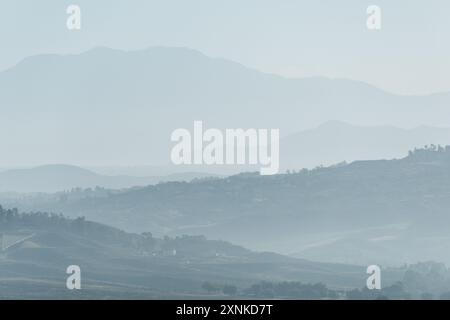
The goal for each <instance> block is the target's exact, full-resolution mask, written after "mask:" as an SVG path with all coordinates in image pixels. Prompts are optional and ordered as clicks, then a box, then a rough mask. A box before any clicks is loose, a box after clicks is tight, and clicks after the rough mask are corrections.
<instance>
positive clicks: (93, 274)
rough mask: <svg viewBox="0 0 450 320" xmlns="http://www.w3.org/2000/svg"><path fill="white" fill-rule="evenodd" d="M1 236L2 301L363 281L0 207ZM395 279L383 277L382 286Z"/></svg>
mask: <svg viewBox="0 0 450 320" xmlns="http://www.w3.org/2000/svg"><path fill="white" fill-rule="evenodd" d="M0 236H1V240H2V241H1V242H2V245H1V251H0V274H1V276H0V298H21V299H22V298H26V299H29V298H31V299H33V298H58V299H60V298H61V299H71V298H101V299H104V298H126V299H131V298H136V299H144V298H199V297H203V298H220V297H224V295H223V293H222V291H221V290H215V289H214V287H216V288H217V287H218V288H222V287H226V288H234V289H233V290H231V289H229V292H228V293H227V294H228V295H242V294H244V292H245V291H244V289H245V288H250V287H251V286H253V285H255V284H257V283H259V282H261V281H272V282H275V283H278V282H280V281H295V282H302V283H323V285H327V286H329V287H330V288H334V289H341V290H344V289H349V288H359V287H362V286H364V283H365V278H366V274H365V267H358V266H350V265H340V264H325V263H314V262H309V261H306V260H302V259H295V258H289V257H285V256H281V255H277V254H272V253H257V252H253V251H250V250H247V249H244V248H242V247H239V246H235V245H232V244H230V243H227V242H223V241H211V240H206V239H205V238H204V237H202V236H183V237H177V238H169V237H165V238H163V239H161V238H155V237H153V236H152V235H151V234H150V233H144V234H131V233H126V232H123V231H120V230H118V229H115V228H112V227H108V226H105V225H102V224H99V223H94V222H90V221H86V220H84V219H83V218H78V219H73V220H72V219H67V218H64V217H62V216H59V215H50V214H46V213H33V214H20V213H18V212H17V210H5V209H2V208H0ZM69 265H78V266H80V268H81V272H82V273H81V275H82V289H81V290H79V291H71V290H68V289H66V278H67V277H68V275H67V274H66V273H65V272H66V268H67V267H68V266H69ZM401 274H402V273H401V272H400V271H398V270H397V271H396V270H388V271H386V282H387V283H392V282H394V281H395V280H398V279H399V278H400V277H401ZM323 285H321V286H323ZM319 287H320V286H319ZM211 288H213V289H211ZM302 288H303V287H302ZM320 288H322V287H320ZM252 290H255V288H253V289H252ZM224 291H225V292H227V291H226V290H224Z"/></svg>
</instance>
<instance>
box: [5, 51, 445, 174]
mask: <svg viewBox="0 0 450 320" xmlns="http://www.w3.org/2000/svg"><path fill="white" fill-rule="evenodd" d="M24 93H26V94H24ZM449 103H450V94H449V93H442V94H434V95H426V96H400V95H394V94H390V93H387V92H384V91H382V90H379V89H377V88H375V87H373V86H370V85H368V84H365V83H362V82H357V81H351V80H342V79H335V80H331V79H326V78H305V79H288V78H283V77H280V76H277V75H272V74H266V73H262V72H259V71H257V70H253V69H249V68H247V67H245V66H243V65H241V64H238V63H235V62H232V61H228V60H225V59H218V58H210V57H207V56H206V55H203V54H201V53H200V52H198V51H195V50H191V49H186V48H170V47H152V48H148V49H146V50H139V51H120V50H113V49H108V48H96V49H93V50H90V51H87V52H85V53H82V54H79V55H39V56H34V57H30V58H27V59H25V60H23V61H22V62H20V63H19V64H17V65H16V66H15V67H13V68H10V69H9V70H7V71H4V72H1V73H0V111H1V112H2V118H1V119H0V147H1V148H2V149H4V150H8V152H7V153H5V154H4V157H3V158H2V165H5V164H6V165H8V164H9V165H11V164H16V165H27V163H30V162H31V163H91V164H96V163H102V164H106V165H119V164H130V163H136V160H137V159H139V162H140V163H148V164H152V165H160V164H163V165H165V164H167V163H169V162H170V159H169V156H170V149H171V143H170V134H171V132H172V131H173V130H175V129H177V128H186V127H187V128H190V127H191V126H192V124H193V121H194V120H203V121H204V123H205V125H206V126H208V127H215V128H221V129H225V128H239V127H242V128H279V129H280V130H281V134H282V135H287V134H290V133H293V132H298V131H300V130H305V129H307V128H311V127H312V126H315V125H319V124H321V123H323V122H325V121H328V120H332V119H335V120H339V121H345V122H349V123H354V124H357V125H365V126H367V125H380V124H391V125H395V126H400V127H412V126H419V125H423V124H426V125H447V126H450V120H448V119H450V109H449V108H448V105H449ZM25 129H26V130H25ZM99 146H101V148H99ZM404 152H406V150H404ZM110 161H111V162H110ZM324 161H325V159H324ZM108 162H109V163H108Z"/></svg>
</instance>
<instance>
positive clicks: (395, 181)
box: [3, 147, 450, 265]
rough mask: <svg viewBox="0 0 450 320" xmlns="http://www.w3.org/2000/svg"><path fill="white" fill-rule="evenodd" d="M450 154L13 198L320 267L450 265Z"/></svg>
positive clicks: (27, 205) (32, 206) (439, 151)
mask: <svg viewBox="0 0 450 320" xmlns="http://www.w3.org/2000/svg"><path fill="white" fill-rule="evenodd" d="M449 181H450V151H449V148H448V147H447V148H446V149H444V148H437V147H430V148H428V149H418V150H416V151H413V152H411V153H410V155H409V156H407V157H405V158H403V159H398V160H376V161H355V162H353V163H351V164H346V165H339V166H332V167H327V168H317V169H314V170H306V169H305V170H301V171H296V172H295V173H291V174H282V175H274V176H268V177H267V176H259V174H257V173H246V174H240V175H235V176H231V177H227V178H222V179H219V178H217V179H208V180H198V181H194V182H190V183H187V182H169V183H162V184H158V185H154V186H148V187H143V188H139V189H131V190H123V191H122V192H120V193H111V194H106V195H102V196H97V197H96V196H95V195H91V194H89V193H86V194H84V193H82V192H78V193H77V192H75V193H73V194H70V193H69V194H66V193H57V194H53V195H46V196H45V197H44V196H43V197H39V196H36V197H30V198H19V199H12V200H11V199H10V200H9V202H5V201H6V199H3V200H4V201H3V202H4V203H7V204H8V206H18V207H19V208H21V209H24V210H43V211H52V212H61V213H63V214H65V215H70V216H73V217H76V216H86V217H88V218H89V219H92V220H95V221H99V222H103V223H107V224H111V225H113V226H116V227H119V228H123V229H125V230H130V231H137V232H142V231H146V230H151V231H152V232H153V233H154V234H155V235H158V236H163V235H167V234H169V235H181V234H191V235H196V234H202V235H206V236H207V237H208V238H211V239H222V240H227V241H231V242H233V243H236V244H240V245H244V246H246V247H248V248H251V249H256V250H264V251H265V250H268V251H275V252H279V253H284V254H293V255H295V256H297V257H303V258H310V259H314V260H320V261H334V262H345V263H358V264H371V263H374V260H375V262H378V263H380V264H394V265H399V264H403V263H414V262H418V261H425V260H437V261H443V262H449V261H450V256H449V255H448V252H449V251H448V247H449V246H450V239H449V237H448V231H449V226H450V216H449V215H448V207H449V205H450V194H449V191H448V190H449V188H450V184H449V183H450V182H449Z"/></svg>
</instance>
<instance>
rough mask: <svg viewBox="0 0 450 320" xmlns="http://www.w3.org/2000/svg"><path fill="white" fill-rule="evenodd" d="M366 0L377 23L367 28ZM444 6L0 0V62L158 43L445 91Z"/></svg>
mask: <svg viewBox="0 0 450 320" xmlns="http://www.w3.org/2000/svg"><path fill="white" fill-rule="evenodd" d="M69 4H78V5H80V6H81V10H82V30H81V31H76V32H73V31H72V32H70V31H68V30H67V29H66V18H67V15H66V12H65V11H66V8H67V6H68V5H69ZM372 4H376V5H378V6H380V7H381V9H382V29H381V30H380V31H369V30H367V28H366V18H367V14H366V8H367V7H368V6H369V5H372ZM448 12H450V2H449V1H445V0H431V1H430V0H429V1H420V0H397V1H392V0H390V1H389V0H375V1H364V0H342V1H331V0H330V1H325V0H322V1H318V0H309V1H301V0H283V1H275V0H272V1H268V0H245V1H242V0H226V1H218V0H216V1H213V0H189V1H185V0H177V1H174V0H164V1H162V0H160V1H151V0H122V1H120V0H95V1H92V0H70V1H65V0H64V1H63V0H40V1H36V0H14V1H13V0H9V1H6V0H1V1H0V41H1V42H0V43H1V47H0V49H1V50H0V70H1V69H5V68H8V67H10V66H12V65H14V64H15V63H17V62H18V61H20V60H21V59H22V58H24V57H26V56H30V55H34V54H38V53H76V52H81V51H85V50H88V49H90V48H92V47H95V46H108V47H113V48H119V49H140V48H145V47H148V46H154V45H165V46H186V47H190V48H194V49H197V50H200V51H202V52H203V53H205V54H207V55H210V56H214V57H224V58H228V59H231V60H234V61H237V62H240V63H242V64H245V65H247V66H250V67H254V68H257V69H259V70H262V71H267V72H274V73H278V74H282V75H286V76H290V77H304V76H328V77H339V78H350V79H356V80H362V81H366V82H368V83H371V84H374V85H376V86H378V87H381V88H383V89H385V90H388V91H392V92H397V93H408V94H411V93H430V92H437V91H450V77H449V76H448V75H449V74H450V59H449V56H450V42H449V41H448V35H449V34H450V32H449V31H450V20H449V19H448V17H447V15H448Z"/></svg>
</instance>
